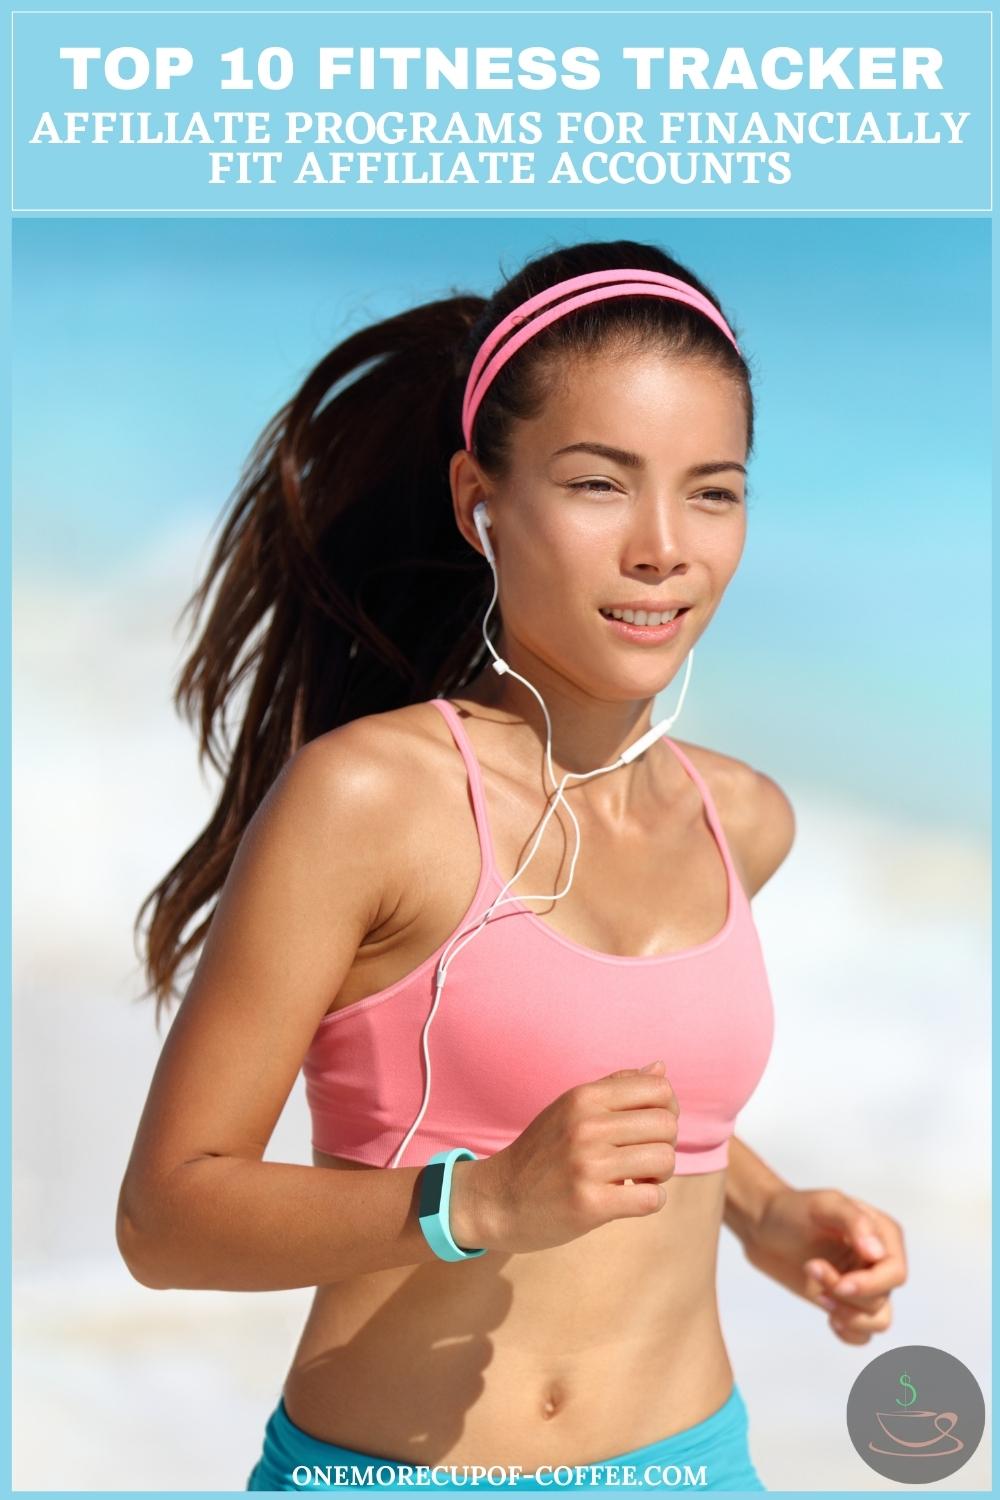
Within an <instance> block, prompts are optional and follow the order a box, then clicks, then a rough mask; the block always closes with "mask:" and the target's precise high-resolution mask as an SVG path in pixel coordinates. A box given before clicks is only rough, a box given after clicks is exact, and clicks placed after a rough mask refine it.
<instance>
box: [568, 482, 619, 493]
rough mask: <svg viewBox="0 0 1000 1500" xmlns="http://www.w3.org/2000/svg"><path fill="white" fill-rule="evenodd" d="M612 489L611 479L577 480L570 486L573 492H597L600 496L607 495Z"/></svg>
mask: <svg viewBox="0 0 1000 1500" xmlns="http://www.w3.org/2000/svg"><path fill="white" fill-rule="evenodd" d="M602 485H603V486H604V488H603V489H602V488H601V486H602ZM611 487H612V486H611V481H610V479H576V480H571V481H570V482H569V485H568V488H569V489H571V490H596V491H597V493H598V494H600V495H606V494H607V493H608V490H610V489H611Z"/></svg>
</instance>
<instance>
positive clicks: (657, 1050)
mask: <svg viewBox="0 0 1000 1500" xmlns="http://www.w3.org/2000/svg"><path fill="white" fill-rule="evenodd" d="M429 701H430V702H432V703H433V704H434V705H435V707H436V708H438V709H439V710H440V712H441V713H442V714H443V715H444V717H445V719H446V720H447V722H448V724H449V726H450V728H451V732H452V735H453V736H454V739H455V743H456V745H457V746H458V749H459V751H460V752H461V755H462V758H463V760H464V761H465V765H466V769H467V771H468V778H469V794H470V798H471V802H472V810H473V813H474V815H475V819H476V827H477V829H478V832H479V844H480V851H481V869H480V875H479V883H478V885H477V887H476V892H475V895H474V896H473V898H472V901H471V903H470V905H469V907H468V909H467V911H466V913H465V915H464V917H463V918H462V920H461V922H460V924H459V926H458V927H456V929H455V932H459V931H464V930H467V929H468V928H469V927H470V925H472V924H473V922H474V919H475V918H477V917H478V916H480V915H481V914H482V912H483V911H484V910H485V908H486V907H487V906H488V905H489V904H490V902H491V901H492V900H493V899H494V897H495V896H497V895H498V894H499V892H500V891H501V889H502V888H503V885H504V883H505V880H506V879H507V878H508V877H507V876H504V875H502V874H501V873H500V871H499V870H498V868H497V865H496V860H495V856H494V850H493V840H492V838H491V836H490V828H489V820H488V818H487V813H486V799H485V794H484V790H483V780H482V775H481V772H480V769H479V764H478V761H477V759H476V755H475V752H474V750H473V748H472V744H471V741H470V740H469V737H468V735H467V733H466V731H465V728H464V726H463V724H462V721H461V719H460V717H459V715H458V713H457V712H456V710H455V709H454V708H453V707H452V705H451V704H450V703H449V702H448V701H447V700H446V699H444V698H433V699H430V700H429ZM664 741H665V743H666V744H667V745H669V746H670V748H671V750H672V751H673V753H674V754H675V755H676V756H677V758H678V760H679V761H680V763H681V765H682V766H683V767H684V769H685V770H686V771H687V773H688V775H689V776H690V777H691V779H692V781H693V782H694V783H695V785H696V786H697V787H698V790H699V791H700V793H701V795H702V799H703V801H704V804H705V812H706V814H707V816H708V823H709V826H710V828H711V830H712V833H713V835H714V837H715V840H716V843H717V845H718V847H719V851H720V853H721V855H722V859H723V862H724V864H725V867H726V875H727V879H728V884H729V901H728V912H727V915H726V920H725V923H724V925H723V926H722V928H721V929H720V930H719V931H718V932H717V933H716V934H715V936H714V937H711V938H709V939H708V940H707V941H706V942H704V943H698V944H696V945H695V946H694V947H691V948H683V949H681V950H680V951H678V952H673V953H664V954H656V955H653V956H649V957H635V958H633V957H621V956H618V955H615V954H609V953H599V952H597V951H596V950H594V949H592V948H586V947H584V946H583V945H582V944H580V943H577V942H575V941H574V940H573V939H571V938H569V937H566V936H565V935H564V934H562V933H561V932H558V931H557V930H556V929H555V928H554V927H551V926H549V924H548V923H547V922H545V921H544V920H543V919H542V918H541V917H539V916H538V915H536V914H535V912H534V911H532V909H531V908H530V907H527V906H524V905H522V904H521V903H519V902H518V903H516V904H515V903H511V904H508V905H502V906H500V907H498V908H497V910H496V912H495V913H494V914H493V915H492V916H491V917H490V919H489V921H488V922H487V923H486V925H485V927H483V928H482V929H481V930H480V931H479V932H478V933H477V935H476V936H475V937H474V938H472V939H471V940H470V941H469V942H468V943H465V944H464V945H463V946H462V947H461V949H460V951H456V948H457V945H456V947H453V948H452V949H451V950H450V952H451V958H450V961H449V967H448V975H447V981H446V983H445V986H444V989H443V990H442V992H441V998H440V1001H439V1004H438V1009H437V1012H436V1013H435V1015H434V1018H433V1020H432V1022H431V1024H430V1029H429V1031H428V1034H427V1048H428V1051H429V1053H430V1058H431V1088H430V1098H429V1100H428V1102H427V1108H426V1110H425V1112H424V1116H423V1119H422V1120H421V1122H420V1125H419V1127H418V1128H417V1130H416V1131H415V1132H414V1134H413V1136H412V1137H411V1139H410V1141H409V1143H408V1145H407V1147H406V1150H405V1152H404V1153H403V1156H402V1158H401V1160H400V1162H399V1163H398V1165H399V1166H420V1165H421V1164H423V1163H424V1162H426V1161H428V1160H429V1158H430V1157H431V1156H432V1155H433V1154H434V1152H436V1151H442V1150H445V1149H448V1148H450V1147H453V1146H468V1147H469V1148H470V1149H471V1150H472V1151H475V1152H476V1154H477V1155H478V1156H488V1155H491V1154H492V1153H493V1152H494V1151H499V1150H500V1149H502V1148H503V1147H504V1146H507V1145H509V1144H510V1142H511V1141H512V1140H514V1138H515V1137H516V1136H518V1135H519V1134H520V1133H521V1131H522V1130H524V1129H525V1128H526V1126H528V1125H529V1124H530V1123H531V1121H532V1120H533V1119H534V1118H535V1116H536V1115H538V1114H539V1113H540V1112H541V1111H542V1110H543V1109H544V1108H545V1107H546V1106H547V1105H548V1104H551V1102H552V1101H553V1100H554V1099H555V1098H557V1097H558V1096H559V1095H560V1094H562V1093H564V1092H565V1091H566V1090H567V1089H569V1088H572V1087H574V1086H575V1085H577V1084H580V1083H584V1082H587V1081H588V1080H591V1079H595V1078H601V1077H603V1076H604V1075H605V1074H607V1073H611V1072H614V1071H615V1070H616V1069H618V1068H637V1067H641V1066H642V1064H643V1063H645V1062H648V1061H649V1060H650V1059H652V1058H654V1057H662V1058H663V1060H664V1062H665V1064H666V1075H667V1077H668V1078H669V1079H670V1082H671V1083H672V1084H673V1086H674V1091H675V1093H676V1094H677V1102H678V1107H679V1113H678V1134H677V1142H676V1161H675V1167H674V1171H675V1174H677V1175H680V1176H685V1175H690V1174H694V1173H700V1172H715V1171H719V1170H721V1169H722V1168H724V1167H725V1166H726V1164H727V1162H728V1159H729V1137H730V1136H731V1135H732V1133H733V1130H734V1126H735V1121H736V1116H737V1114H738V1113H739V1111H740V1109H742V1107H743V1106H744V1104H745V1103H746V1102H747V1100H748V1099H749V1098H750V1096H751V1094H752V1093H753V1091H754V1089H755V1088H756V1086H757V1084H758V1082H759V1081H760V1078H761V1075H762V1073H763V1071H764V1068H765V1065H766V1063H767V1060H768V1057H769V1055H770V1051H771V1042H772V1037H773V1029H774V1015H773V1006H772V1000H771V993H770V989H769V986H768V981H767V973H766V970H765V967H764V961H763V957H762V954H761V948H760V943H759V939H758V936H757V929H756V927H755V925H754V921H753V917H752V915H751V911H750V902H749V899H748V898H747V895H746V893H745V891H744V890H743V887H742V884H741V882H740V879H739V876H738V875H737V873H736V870H735V868H734V866H733V861H732V857H731V855H730V852H729V847H728V845H727V843H726V838H725V834H724V833H723V830H722V825H721V823H720V821H719V817H718V814H717V812H716V810H715V805H714V803H713V801H712V798H711V795H710V793H709V791H708V787H707V786H706V784H705V782H704V780H703V778H702V777H701V776H700V775H699V773H698V771H697V770H696V769H695V767H694V766H693V765H692V763H691V761H690V760H689V759H688V757H687V756H686V755H685V754H684V753H683V752H682V751H681V750H680V749H679V748H678V746H677V745H676V744H675V743H674V742H673V740H671V739H669V738H667V737H666V736H664ZM585 852H586V851H585V850H582V851H581V858H583V857H584V854H585ZM525 881H529V882H530V869H529V871H527V872H526V873H525V875H524V876H522V878H521V881H520V882H519V884H520V885H521V886H522V888H523V886H524V883H525ZM561 883H562V884H565V879H563V880H562V882H561ZM528 888H529V889H530V884H529V887H528ZM507 894H508V895H509V894H511V893H510V892H508V893H507ZM451 936H454V934H450V935H449V939H446V941H445V942H443V943H442V944H441V945H440V947H439V948H437V949H436V950H435V951H434V952H433V953H432V954H430V955H429V956H428V957H427V958H426V959H424V961H423V963H421V964H418V966H417V967H416V968H415V969H413V970H412V971H411V972H410V973H409V974H407V975H405V976H404V977H403V978H402V979H399V980H397V981H396V982H395V984H391V985H389V986H388V987H387V988H386V989H383V990H379V991H377V992H376V993H375V994H373V995H366V996H365V997H364V998H363V999H361V1000H356V1001H354V1003H353V1004H351V1005H347V1006H345V1007H344V1008H343V1009H341V1010H337V1011H333V1012H331V1013H330V1014H329V1015H327V1016H324V1017H323V1019H322V1020H321V1021H320V1024H319V1026H318V1028H317V1030H316V1034H315V1036H314V1037H313V1039H312V1042H311V1043H310V1046H309V1050H308V1052H307V1054H306V1056H305V1059H304V1061H303V1065H302V1071H303V1076H304V1079H305V1086H306V1098H307V1100H308V1104H309V1109H310V1112H311V1115H312V1144H313V1145H314V1146H315V1147H316V1149H317V1150H319V1151H324V1152H328V1153H329V1154H331V1155H333V1156H344V1157H349V1158H350V1159H351V1160H353V1161H358V1162H365V1163H367V1164H368V1165H370V1166H385V1165H387V1164H388V1162H389V1161H390V1160H391V1159H392V1156H393V1154H394V1152H395V1151H396V1149H397V1147H398V1146H399V1144H400V1142H401V1141H402V1140H403V1137H404V1136H405V1135H406V1134H407V1132H408V1131H409V1129H410V1126H411V1125H412V1123H413V1120H414V1119H415V1117H416V1115H417V1112H418V1110H419V1109H420V1105H421V1101H422V1099H423V1095H424V1083H425V1077H424V1059H423V1051H422V1043H421V1032H422V1029H423V1026H424V1022H425V1021H426V1019H427V1014H428V1011H429V1009H430V1006H431V1004H432V1003H433V997H434V976H435V970H436V967H437V962H438V959H439V958H440V956H441V954H442V953H443V951H444V949H445V947H446V945H447V942H448V941H450V937H451Z"/></svg>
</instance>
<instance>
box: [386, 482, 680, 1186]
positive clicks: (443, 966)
mask: <svg viewBox="0 0 1000 1500" xmlns="http://www.w3.org/2000/svg"><path fill="white" fill-rule="evenodd" d="M472 519H473V522H474V524H475V527H476V531H477V532H478V534H479V540H480V541H481V542H482V544H483V552H484V553H485V555H486V560H487V562H488V563H489V565H490V568H491V570H492V572H493V597H492V599H491V600H490V602H489V605H488V606H487V609H486V613H485V614H484V615H483V620H482V631H483V640H484V641H485V643H486V647H487V649H488V650H489V652H490V654H491V656H492V657H493V670H494V671H495V672H497V673H501V674H502V673H504V672H510V674H511V676H513V677H516V678H517V680H518V682H523V683H524V685H525V687H526V688H528V689H529V690H530V691H531V692H532V693H534V695H535V697H536V698H537V699H538V702H539V704H540V705H541V709H542V713H543V714H544V715H545V763H546V767H547V770H548V774H549V776H550V777H551V778H552V784H553V786H554V787H555V797H554V799H553V800H552V802H551V805H550V806H549V808H548V809H547V811H546V813H545V816H544V817H543V819H542V821H541V823H540V824H539V828H538V832H537V834H536V835H535V841H534V843H533V844H532V846H531V850H530V852H529V854H528V856H527V858H526V859H525V860H524V863H523V864H522V865H521V867H520V869H518V870H516V871H515V872H514V874H513V875H512V876H511V877H510V879H509V880H508V881H507V882H506V883H505V885H504V886H503V889H502V890H501V891H500V894H499V895H498V896H496V897H495V898H494V900H493V901H491V902H490V904H489V906H488V907H487V908H486V910H485V911H484V912H483V913H482V915H481V916H480V917H479V919H478V920H477V922H476V923H475V925H474V926H472V927H470V928H468V929H467V930H463V931H462V932H456V933H455V934H454V935H453V936H452V937H451V938H450V939H449V940H448V943H447V944H446V946H445V948H444V950H443V952H442V954H441V957H440V959H439V960H438V965H437V969H436V971H435V976H434V1003H433V1005H432V1006H431V1008H430V1010H429V1012H428V1014H427V1020H426V1021H425V1022H424V1028H423V1031H422V1033H421V1045H422V1047H423V1055H424V1064H425V1070H426V1082H425V1084H424V1097H423V1100H422V1102H421V1105H420V1109H419V1110H418V1111H417V1116H416V1119H415V1120H414V1121H413V1124H412V1125H411V1126H410V1128H409V1130H408V1131H407V1132H406V1135H405V1136H404V1137H403V1139H402V1141H401V1142H400V1143H399V1146H398V1147H397V1148H396V1151H395V1153H394V1154H393V1156H392V1159H391V1160H390V1162H389V1165H390V1166H391V1167H395V1166H398V1165H399V1159H400V1157H401V1156H402V1155H403V1152H404V1151H405V1150H406V1148H407V1146H408V1145H409V1143H410V1141H411V1139H412V1137H413V1132H414V1131H415V1130H416V1128H417V1126H418V1125H419V1124H420V1121H421V1120H422V1119H423V1117H424V1114H425V1112H426V1109H427V1105H428V1103H429V1101H430V1086H431V1059H430V1053H429V1052H428V1050H427V1034H428V1032H429V1031H430V1025H431V1021H432V1020H433V1019H434V1015H435V1013H436V1011H437V1008H438V1002H439V1001H440V999H441V991H442V990H443V989H444V985H445V980H446V978H447V975H448V965H449V964H450V962H451V957H452V956H453V955H452V954H451V949H452V948H453V947H454V945H455V944H458V946H457V947H455V952H456V953H458V952H460V951H461V949H462V948H464V947H465V944H466V943H470V942H471V941H472V939H473V938H474V937H475V936H476V934H477V933H478V932H480V931H482V929H483V927H485V925H486V923H487V922H488V921H489V919H490V916H491V915H492V913H493V912H494V911H495V910H496V908H497V907H498V906H503V905H506V904H509V903H510V902H513V901H518V902H524V901H560V900H562V898H563V896H565V895H567V894H568V892H569V890H570V887H571V886H572V884H573V872H574V871H575V869H576V862H577V859H578V857H579V854H580V824H579V822H578V821H577V818H576V814H575V813H574V812H573V809H572V808H571V807H570V805H569V803H568V802H567V801H566V800H565V798H564V796H563V792H564V791H565V788H566V783H567V781H570V780H574V781H586V780H588V779H589V778H590V777H591V776H602V775H604V774H605V773H606V772H608V771H617V770H618V768H619V767H620V766H625V765H628V764H629V762H630V761H633V760H636V759H637V758H638V757H639V756H640V755H641V754H642V753H643V751H644V750H648V749H649V747H650V745H653V744H655V742H656V741H657V740H658V739H659V738H660V737H661V735H664V734H666V732H667V730H668V729H669V728H670V727H671V725H672V724H674V723H675V721H676V720H677V718H678V716H679V714H680V711H681V709H682V707H683V706H684V695H685V694H686V692H687V688H688V682H689V681H690V678H691V666H692V663H693V660H694V647H693V646H692V647H691V649H690V651H689V652H688V654H687V666H686V668H685V672H684V681H683V683H682V684H681V691H680V697H679V698H678V700H677V707H676V708H675V709H674V711H673V713H672V714H671V715H670V717H669V718H667V719H661V720H660V721H659V723H657V724H654V725H653V727H652V728H651V729H648V730H647V731H646V733H645V734H643V735H640V737H639V739H637V740H636V741H635V743H634V744H632V745H629V746H628V747H627V748H626V749H625V750H623V751H622V753H621V755H619V757H618V759H617V760H615V761H612V763H611V765H609V766H598V767H597V769H596V770H594V771H567V772H565V774H564V775H563V778H562V780H561V781H560V782H559V783H558V785H556V774H555V770H554V768H553V765H552V721H551V719H550V718H549V711H548V709H547V708H546V706H545V703H544V701H543V699H542V696H541V694H540V693H539V692H538V691H537V689H536V688H535V687H534V686H533V684H532V683H530V682H529V681H528V679H527V678H526V677H522V676H521V674H520V673H519V672H515V671H514V669H513V667H511V666H509V665H508V663H507V662H505V661H504V660H503V658H502V657H501V656H498V655H497V653H496V651H495V650H494V649H493V643H492V641H491V640H490V638H489V636H488V635H487V633H486V622H487V620H488V619H489V617H490V611H491V610H492V608H493V606H494V604H495V603H496V601H497V591H498V588H499V579H498V577H497V567H496V556H495V554H494V552H493V544H492V542H491V541H490V538H489V527H490V526H492V524H493V523H492V521H491V520H490V515H489V511H488V509H487V506H486V502H485V500H480V501H479V503H478V504H477V505H476V506H475V508H474V509H473V512H472ZM549 796H551V793H547V799H548V797H549ZM560 802H561V803H562V805H563V807H565V809H566V811H567V812H568V813H569V816H570V819H571V820H572V823H573V827H574V829H575V830H576V848H575V849H574V851H573V858H572V859H571V860H570V865H569V880H568V881H567V883H566V887H565V890H562V891H550V892H546V894H545V895H541V896H508V895H506V894H505V893H506V892H507V891H508V890H509V889H510V887H511V886H512V885H513V884H514V882H515V880H518V879H519V878H520V876H521V875H523V874H524V871H525V870H526V869H527V868H528V865H529V864H530V863H531V861H532V859H533V858H534V856H535V851H536V850H537V848H538V846H539V844H540V843H541V840H542V835H543V834H544V832H545V829H546V826H547V824H548V821H549V819H550V818H551V817H552V815H553V814H554V812H555V810H556V808H557V807H558V806H559V804H560Z"/></svg>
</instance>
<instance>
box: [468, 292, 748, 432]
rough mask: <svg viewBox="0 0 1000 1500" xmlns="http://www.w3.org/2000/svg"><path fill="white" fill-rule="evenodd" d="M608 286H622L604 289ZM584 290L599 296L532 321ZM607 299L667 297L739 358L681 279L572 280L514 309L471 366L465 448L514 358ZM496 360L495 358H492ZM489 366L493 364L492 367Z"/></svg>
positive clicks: (709, 306)
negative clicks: (707, 322) (568, 317)
mask: <svg viewBox="0 0 1000 1500" xmlns="http://www.w3.org/2000/svg"><path fill="white" fill-rule="evenodd" d="M626 278H627V279H626ZM606 282H614V283H617V284H616V285H613V286H608V285H602V283H606ZM585 286H590V287H595V288H596V290H595V291H592V292H581V293H580V295H579V296H577V297H566V298H565V299H564V300H563V301H561V302H558V303H557V305H556V306H555V307H550V308H549V310H548V312H545V313H542V314H541V315H540V316H539V317H537V318H532V317H531V314H532V313H533V312H535V311H536V309H537V308H541V307H545V306H546V305H547V304H548V303H550V302H552V301H554V300H555V299H556V298H558V297H562V296H563V294H564V293H566V292H573V291H576V289H577V288H578V287H585ZM606 297H668V298H670V299H672V300H673V301H675V302H686V303H687V304H688V306H689V307H695V308H697V309H698V311H699V312H702V313H704V314H705V316H706V317H707V318H711V320H712V322H713V323H714V324H715V326H716V327H717V328H721V330H722V332H723V333H724V334H725V335H726V337H727V338H728V339H729V341H730V343H731V344H732V346H733V348H734V349H735V350H736V352H737V354H739V352H740V346H739V344H738V343H737V342H736V339H735V338H734V337H733V333H732V330H731V329H730V327H729V324H728V323H727V322H726V320H725V318H724V317H723V316H722V314H721V313H720V312H719V309H718V308H717V307H716V306H715V305H714V303H712V302H710V301H709V300H708V298H707V297H705V296H703V295H702V293H701V292H699V291H698V290H697V289H696V288H695V287H693V286H691V285H690V283H689V282H686V281H680V280H678V278H677V277H676V276H666V275H664V273H663V272H662V271H639V270H632V269H623V270H620V271H588V272H587V273H586V274H585V275H583V276H571V277H570V278H569V279H568V280H567V281H558V282H556V284H555V286H550V287H546V289H545V291H544V292H539V293H538V294H537V296H534V297H529V298H528V300H527V302H522V303H521V304H520V306H518V307H515V309H514V311H513V312H512V313H508V314H507V316H506V318H504V319H503V321H502V322H500V323H498V324H497V326H496V327H495V328H494V329H492V331H491V332H490V333H489V334H488V335H487V336H486V338H485V339H484V340H483V342H482V344H481V345H480V348H479V352H478V353H477V355H476V357H475V359H474V360H473V361H472V369H471V370H470V371H469V378H468V380H467V381H466V383H465V397H464V399H463V401H462V432H463V435H464V437H465V446H466V448H471V447H472V424H473V423H474V421H475V420H476V412H477V411H478V410H479V403H480V402H481V401H482V399H483V397H484V396H485V395H486V392H487V391H488V390H489V388H490V386H491V385H492V383H493V381H494V379H495V377H496V374H497V372H498V370H500V369H501V368H502V367H503V366H504V365H505V364H506V363H507V361H508V360H509V359H510V357H511V355H512V354H516V353H517V351H518V349H520V348H521V347H522V345H524V344H526V343H527V342H528V340H529V339H530V338H534V336H535V334H536V333H538V332H540V331H541V329H543V328H547V327H548V325H549V324H550V323H554V322H555V320H556V319H557V318H561V317H563V316H564V315H565V314H566V313H569V312H573V310H574V309H575V308H577V307H586V306H587V304H588V303H589V302H601V301H603V300H604V299H605V298H606ZM520 323H528V325H529V326H528V327H527V328H522V329H521V332H520V333H516V334H515V335H514V337H513V338H510V339H508V340H507V342H506V343H505V344H504V346H503V348H502V349H501V350H499V352H497V353H495V354H494V353H493V351H494V350H495V349H496V347H497V345H498V344H499V343H500V341H501V340H502V339H503V338H504V336H505V334H508V333H510V331H511V330H512V329H513V328H516V327H517V326H518V325H519V324H520ZM491 354H492V356H493V357H492V358H490V356H491ZM487 360H489V363H488V364H487V363H486V362H487ZM484 365H485V369H484V368H483V367H484Z"/></svg>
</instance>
